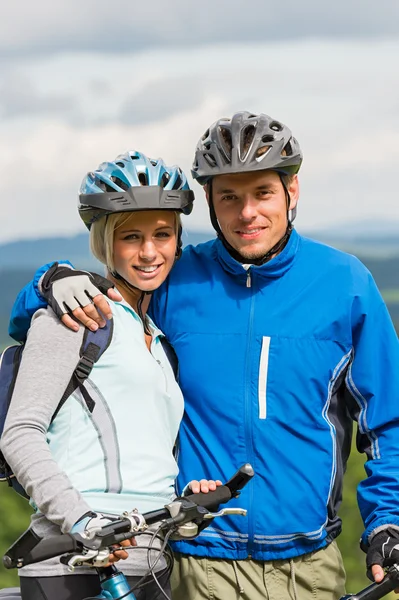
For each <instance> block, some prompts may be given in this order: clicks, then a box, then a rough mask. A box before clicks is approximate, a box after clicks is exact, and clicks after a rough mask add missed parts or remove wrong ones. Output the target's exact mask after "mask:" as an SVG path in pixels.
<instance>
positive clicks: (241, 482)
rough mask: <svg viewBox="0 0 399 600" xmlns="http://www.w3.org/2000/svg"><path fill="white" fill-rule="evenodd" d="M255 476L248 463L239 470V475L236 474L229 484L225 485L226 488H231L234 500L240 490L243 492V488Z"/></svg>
mask: <svg viewBox="0 0 399 600" xmlns="http://www.w3.org/2000/svg"><path fill="white" fill-rule="evenodd" d="M254 475H255V471H254V470H253V468H252V466H251V465H250V464H249V463H246V464H245V465H243V466H242V467H240V469H238V471H237V473H235V474H234V475H233V477H232V478H231V479H229V481H228V482H227V483H225V486H226V487H228V488H229V490H230V492H231V495H232V497H233V498H234V496H236V495H237V492H238V491H239V490H242V488H243V487H244V486H245V485H247V483H248V482H249V481H251V479H252V477H253V476H254Z"/></svg>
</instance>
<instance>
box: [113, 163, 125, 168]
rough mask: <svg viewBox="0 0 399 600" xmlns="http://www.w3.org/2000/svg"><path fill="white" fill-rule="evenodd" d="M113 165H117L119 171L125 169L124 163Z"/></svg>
mask: <svg viewBox="0 0 399 600" xmlns="http://www.w3.org/2000/svg"><path fill="white" fill-rule="evenodd" d="M115 164H116V165H118V167H120V168H121V169H124V168H125V163H123V162H117V163H115Z"/></svg>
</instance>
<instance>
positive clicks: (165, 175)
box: [161, 173, 170, 188]
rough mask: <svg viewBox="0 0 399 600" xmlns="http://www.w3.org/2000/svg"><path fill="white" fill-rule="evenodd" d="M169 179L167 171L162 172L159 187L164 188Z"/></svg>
mask: <svg viewBox="0 0 399 600" xmlns="http://www.w3.org/2000/svg"><path fill="white" fill-rule="evenodd" d="M169 179H170V176H169V173H164V174H163V175H162V178H161V187H163V188H164V187H165V186H167V185H168V183H169Z"/></svg>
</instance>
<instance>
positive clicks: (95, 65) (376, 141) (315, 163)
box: [0, 40, 399, 241]
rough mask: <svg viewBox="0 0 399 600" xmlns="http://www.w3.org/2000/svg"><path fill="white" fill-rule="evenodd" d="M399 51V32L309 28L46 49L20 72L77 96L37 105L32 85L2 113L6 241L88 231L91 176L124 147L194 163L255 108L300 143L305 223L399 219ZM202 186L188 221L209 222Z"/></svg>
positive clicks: (47, 94)
mask: <svg viewBox="0 0 399 600" xmlns="http://www.w3.org/2000/svg"><path fill="white" fill-rule="evenodd" d="M398 55H399V42H394V41H385V42H370V41H357V42H342V41H336V42H332V41H329V42H318V41H316V40H312V41H304V40H302V41H296V42H294V41H291V42H287V43H281V42H280V43H274V42H273V43H263V44H251V45H248V44H241V45H239V44H237V45H229V46H223V47H222V46H213V45H212V46H207V47H204V48H201V49H199V48H191V49H186V51H185V52H184V53H181V52H178V51H177V50H175V49H174V50H165V49H162V50H158V51H155V50H153V51H152V52H148V53H145V52H142V53H141V54H139V55H137V54H134V55H133V54H125V53H122V54H115V55H114V56H113V57H110V56H101V57H98V56H97V57H96V56H94V55H90V56H87V55H85V54H82V55H76V56H71V55H64V56H56V57H48V58H46V59H39V58H35V60H31V61H30V62H28V63H27V64H26V65H25V69H24V68H23V65H22V63H21V65H19V69H18V77H20V78H21V79H20V80H18V81H26V80H29V81H31V82H33V83H34V89H33V92H32V94H31V95H33V96H34V97H36V98H39V99H40V101H42V102H43V103H44V104H45V103H46V101H47V100H49V103H50V105H51V103H52V102H53V101H54V98H59V99H60V101H61V99H62V98H67V99H68V98H69V103H68V102H67V103H66V104H65V106H64V109H63V110H60V111H57V110H55V109H54V108H53V109H52V110H48V111H42V112H39V110H40V107H38V109H37V110H36V109H35V110H34V111H33V113H32V111H31V112H29V97H30V96H29V95H27V97H26V99H25V100H24V102H23V101H22V99H21V100H20V106H19V109H18V110H19V112H18V114H15V115H14V117H13V118H12V119H7V120H1V119H0V178H1V181H2V221H1V225H0V241H5V240H9V239H15V238H17V237H21V236H23V237H25V236H29V237H35V236H40V235H52V234H55V233H76V232H77V231H79V230H81V224H80V221H79V218H78V216H77V211H76V201H77V189H78V187H79V184H80V181H81V179H82V177H83V175H84V174H85V173H86V172H87V171H88V170H92V169H93V168H95V167H96V166H97V165H98V164H99V163H100V162H102V161H103V160H108V159H113V158H114V157H115V156H116V155H117V154H119V153H120V152H122V151H124V150H126V149H135V148H137V149H140V150H142V151H144V152H146V153H148V154H149V155H150V156H152V157H154V158H156V157H158V156H162V157H163V158H164V159H165V161H166V162H167V163H169V164H174V163H177V164H180V165H181V166H182V167H183V169H184V170H185V171H186V172H187V173H188V172H189V170H190V166H191V162H192V157H193V150H194V148H195V145H196V142H197V140H198V138H199V137H200V135H202V133H203V132H204V131H205V129H206V128H207V127H208V126H209V124H210V123H211V122H213V121H214V120H216V119H217V118H218V117H221V116H226V115H227V116H228V115H230V114H232V113H233V112H235V111H237V110H244V109H249V110H251V111H254V112H261V111H264V112H267V113H269V114H271V115H273V116H274V117H276V118H278V119H280V120H282V121H283V122H285V123H287V124H288V125H289V126H290V127H291V129H292V130H293V132H294V134H295V136H296V137H297V138H298V139H299V141H300V143H301V146H302V147H303V150H304V154H305V160H304V164H303V168H302V170H301V177H300V179H301V189H302V194H301V202H300V206H299V216H298V223H299V224H300V225H302V226H303V227H305V228H306V229H308V228H309V227H317V226H319V225H321V226H326V225H329V224H331V223H335V222H339V221H340V220H341V221H342V220H343V219H348V220H357V219H358V217H359V211H361V214H362V218H366V217H370V218H374V217H376V216H377V215H378V216H379V217H380V218H384V216H385V217H386V218H388V219H389V218H391V217H395V214H396V215H397V218H398V217H399V210H398V207H397V200H396V198H395V196H394V194H393V193H392V189H391V188H392V181H393V175H394V173H396V170H397V168H396V167H397V163H398V159H399V153H398V148H399V136H398V133H397V132H398V131H399V113H398V112H397V110H396V108H397V106H398V105H399V82H398V81H397V78H395V77H393V76H392V73H395V72H396V56H398ZM293 56H294V57H295V62H293V59H292V57H293ZM254 57H255V58H256V60H253V59H254ZM193 64H194V65H196V70H195V73H193V70H192V65H193ZM132 72H133V73H134V77H131V76H130V74H131V73H132ZM6 75H7V77H10V76H11V75H12V73H11V68H10V69H9V71H7V74H6ZM128 75H129V76H128ZM122 84H123V85H122ZM32 85H33V84H32ZM22 88H23V86H22ZM22 88H21V87H18V86H17V85H15V89H16V91H15V92H14V93H18V94H19V93H20V89H22ZM26 89H32V88H29V87H27V88H26ZM127 99H128V100H127ZM50 101H51V102H50ZM11 102H12V100H9V102H8V105H10V104H11ZM146 105H147V106H146ZM23 106H25V107H26V110H25V112H23V110H22V109H23ZM128 107H131V108H129V110H132V111H134V113H135V114H134V115H133V117H132V116H131V115H129V110H128ZM124 111H125V112H124ZM193 187H194V189H195V191H196V194H197V199H196V203H195V209H194V213H193V215H192V216H190V217H189V218H188V219H187V220H186V223H187V227H189V228H192V229H195V228H201V229H202V228H206V227H208V228H209V217H208V214H207V208H206V204H205V200H204V197H203V193H202V190H201V188H200V187H199V186H198V185H197V184H195V183H193Z"/></svg>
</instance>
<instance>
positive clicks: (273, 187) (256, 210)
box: [205, 171, 299, 260]
mask: <svg viewBox="0 0 399 600" xmlns="http://www.w3.org/2000/svg"><path fill="white" fill-rule="evenodd" d="M211 185H212V200H213V205H214V208H215V213H216V217H217V220H218V222H219V225H220V228H221V230H222V232H223V235H224V237H225V238H226V240H227V241H228V243H229V244H230V245H231V246H232V247H233V248H234V249H235V250H236V251H237V252H238V253H239V254H241V256H242V257H243V258H246V259H248V260H254V259H258V258H261V257H262V256H264V255H265V254H266V253H267V252H268V251H269V250H270V249H271V248H273V246H274V245H275V244H277V242H278V241H279V240H280V239H281V238H282V237H283V235H284V233H285V231H286V228H287V200H286V196H285V192H284V188H283V184H282V183H281V180H280V176H279V175H278V173H276V172H275V171H257V172H256V171H255V172H249V173H236V174H232V175H217V176H216V177H214V178H213V180H212V183H211ZM205 191H206V195H207V199H208V202H209V188H207V189H206V190H205ZM288 192H289V194H290V197H291V204H290V208H291V209H292V208H295V206H296V204H297V201H298V196H299V185H298V178H297V176H296V175H295V176H294V177H293V179H292V182H291V184H290V185H289V186H288Z"/></svg>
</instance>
